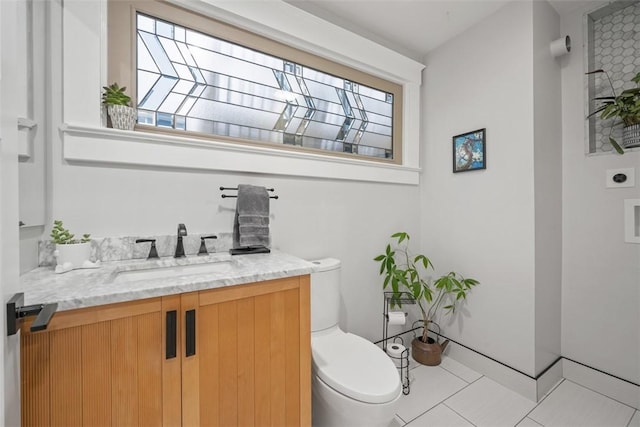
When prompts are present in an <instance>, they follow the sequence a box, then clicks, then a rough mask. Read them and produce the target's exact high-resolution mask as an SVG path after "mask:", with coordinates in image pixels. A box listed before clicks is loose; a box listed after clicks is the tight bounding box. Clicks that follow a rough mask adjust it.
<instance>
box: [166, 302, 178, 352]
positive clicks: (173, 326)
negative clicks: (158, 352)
mask: <svg viewBox="0 0 640 427" xmlns="http://www.w3.org/2000/svg"><path fill="white" fill-rule="evenodd" d="M166 329H167V340H166V348H165V358H166V359H173V358H174V357H176V352H177V350H176V349H177V344H178V342H177V341H178V340H177V335H178V313H177V312H176V310H171V311H167V320H166Z"/></svg>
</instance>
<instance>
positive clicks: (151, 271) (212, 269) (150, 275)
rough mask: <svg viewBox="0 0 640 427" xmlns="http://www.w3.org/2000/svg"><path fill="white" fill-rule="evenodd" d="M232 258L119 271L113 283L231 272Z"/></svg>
mask: <svg viewBox="0 0 640 427" xmlns="http://www.w3.org/2000/svg"><path fill="white" fill-rule="evenodd" d="M232 268H233V263H232V261H231V260H225V261H216V262H207V263H203V264H191V265H178V266H170V267H152V268H145V269H139V270H123V271H119V272H118V273H117V275H116V277H115V278H114V279H113V281H112V283H126V282H137V281H141V280H154V279H166V278H170V277H180V276H192V275H196V274H212V273H216V274H219V273H224V272H231V269H232Z"/></svg>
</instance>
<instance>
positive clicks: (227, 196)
mask: <svg viewBox="0 0 640 427" xmlns="http://www.w3.org/2000/svg"><path fill="white" fill-rule="evenodd" d="M220 197H222V198H223V199H226V198H233V197H238V196H231V195H229V194H223V195H221V196H220ZM269 198H270V199H279V197H278V196H269Z"/></svg>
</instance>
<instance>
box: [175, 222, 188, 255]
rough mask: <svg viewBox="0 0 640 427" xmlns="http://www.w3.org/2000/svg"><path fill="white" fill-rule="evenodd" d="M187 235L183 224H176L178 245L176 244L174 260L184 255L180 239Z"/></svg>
mask: <svg viewBox="0 0 640 427" xmlns="http://www.w3.org/2000/svg"><path fill="white" fill-rule="evenodd" d="M186 235H187V227H185V225H184V224H178V243H177V244H176V254H175V255H174V256H173V257H174V258H182V257H183V256H185V255H184V245H183V244H182V238H183V237H184V236H186Z"/></svg>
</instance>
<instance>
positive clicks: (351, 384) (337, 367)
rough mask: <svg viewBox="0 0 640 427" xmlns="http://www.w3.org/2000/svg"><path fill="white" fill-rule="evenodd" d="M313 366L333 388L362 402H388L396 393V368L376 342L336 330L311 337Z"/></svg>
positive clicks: (398, 384) (397, 379) (398, 386)
mask: <svg viewBox="0 0 640 427" xmlns="http://www.w3.org/2000/svg"><path fill="white" fill-rule="evenodd" d="M311 350H312V353H313V367H314V370H315V372H316V374H317V375H318V377H320V379H321V380H322V381H324V382H325V383H326V384H327V385H328V386H330V387H331V388H333V389H334V390H336V391H337V392H339V393H341V394H344V395H346V396H348V397H350V398H352V399H356V400H359V401H361V402H366V403H386V402H390V401H392V400H393V399H395V398H396V397H398V395H399V394H400V389H401V384H400V376H399V375H398V371H397V369H396V367H395V365H394V364H393V362H392V361H391V359H389V357H388V356H387V355H386V354H385V353H384V351H382V349H380V348H379V347H377V346H376V345H374V344H373V343H371V342H370V341H367V340H365V339H364V338H362V337H359V336H357V335H353V334H349V333H344V332H342V331H340V330H336V331H335V332H332V333H330V334H326V335H320V336H314V337H312V339H311Z"/></svg>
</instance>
